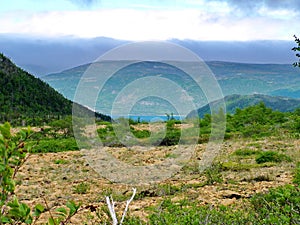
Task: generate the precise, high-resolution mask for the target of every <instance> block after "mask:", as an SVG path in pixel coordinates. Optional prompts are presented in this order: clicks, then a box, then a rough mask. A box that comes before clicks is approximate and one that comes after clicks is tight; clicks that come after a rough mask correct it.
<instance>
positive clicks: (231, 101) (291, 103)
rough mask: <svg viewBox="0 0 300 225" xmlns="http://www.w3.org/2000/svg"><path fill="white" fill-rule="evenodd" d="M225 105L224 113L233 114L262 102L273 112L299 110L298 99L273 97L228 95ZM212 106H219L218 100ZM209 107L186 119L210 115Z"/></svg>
mask: <svg viewBox="0 0 300 225" xmlns="http://www.w3.org/2000/svg"><path fill="white" fill-rule="evenodd" d="M224 100H225V104H226V112H227V113H229V114H233V113H234V112H235V110H236V109H237V108H240V109H243V108H245V107H248V106H251V105H256V104H258V103H260V102H264V103H265V105H266V106H267V107H269V108H272V109H273V110H277V111H281V112H289V111H294V110H295V109H297V108H300V99H292V98H285V97H275V96H268V95H260V94H254V95H229V96H226V97H225V98H224ZM212 104H213V105H218V104H220V100H217V101H215V102H212ZM210 113H211V112H210V106H209V105H208V104H207V105H205V106H203V107H201V108H199V109H198V110H197V112H196V111H192V112H191V113H190V114H189V115H188V116H187V117H188V118H191V117H195V116H196V115H197V114H198V115H199V117H203V116H204V115H205V114H210Z"/></svg>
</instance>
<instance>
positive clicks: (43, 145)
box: [30, 138, 79, 153]
mask: <svg viewBox="0 0 300 225" xmlns="http://www.w3.org/2000/svg"><path fill="white" fill-rule="evenodd" d="M77 150H79V148H78V146H77V143H76V140H75V138H63V139H52V138H51V139H47V138H45V139H42V140H40V141H39V144H38V145H37V146H34V147H33V148H32V149H31V151H30V152H32V153H46V152H63V151H77Z"/></svg>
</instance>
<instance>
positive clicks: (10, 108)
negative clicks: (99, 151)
mask: <svg viewBox="0 0 300 225" xmlns="http://www.w3.org/2000/svg"><path fill="white" fill-rule="evenodd" d="M0 87H1V88H0V102H1V104H0V122H4V121H15V120H20V119H22V118H38V117H39V118H49V117H58V116H64V115H71V114H72V101H70V100H68V99H66V98H65V97H63V96H62V95H61V94H60V93H58V92H57V91H55V90H54V89H53V88H52V87H50V86H49V85H48V84H47V83H45V82H43V81H41V80H40V79H38V78H36V77H34V76H32V75H31V74H29V73H27V72H26V71H24V70H22V69H21V68H19V67H17V66H16V65H15V64H14V63H13V62H12V61H11V60H10V59H8V58H7V57H5V56H4V55H3V54H0ZM78 107H79V108H80V109H81V111H82V112H89V113H93V112H91V111H90V110H88V109H86V108H85V107H82V106H79V105H78ZM98 116H100V115H98ZM103 118H106V117H105V116H104V117H103Z"/></svg>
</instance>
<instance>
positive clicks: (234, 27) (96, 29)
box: [0, 2, 300, 41]
mask: <svg viewBox="0 0 300 225" xmlns="http://www.w3.org/2000/svg"><path fill="white" fill-rule="evenodd" d="M219 6H224V7H223V8H222V7H221V8H218V7H217V5H216V3H215V2H212V3H211V4H210V6H209V7H210V8H209V10H208V9H203V8H202V7H199V9H183V10H179V9H178V10H175V9H173V10H151V9H149V10H137V9H102V10H90V11H88V10H86V11H50V12H37V13H35V14H28V13H27V12H20V11H19V12H16V13H12V12H10V13H6V14H4V15H3V14H2V18H0V33H20V34H25V35H38V36H52V37H53V36H65V35H73V36H78V37H86V38H89V37H97V36H106V37H112V38H117V39H124V40H137V41H138V40H166V39H171V38H178V39H195V40H261V39H283V40H285V39H291V35H293V34H294V33H295V34H296V33H297V32H299V30H300V27H299V26H300V25H299V23H298V21H297V20H295V19H293V17H292V18H291V19H286V18H287V16H285V15H288V14H289V12H288V11H287V10H284V11H283V10H281V11H280V10H277V11H272V12H270V11H268V10H267V9H261V11H260V16H257V17H243V18H239V19H237V17H236V15H234V14H232V11H230V10H229V8H226V7H225V5H224V3H222V4H220V5H219ZM214 7H215V8H216V10H215V11H213V8H214ZM290 16H291V14H290ZM281 17H284V18H283V19H282V18H281Z"/></svg>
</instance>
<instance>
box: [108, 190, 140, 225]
mask: <svg viewBox="0 0 300 225" xmlns="http://www.w3.org/2000/svg"><path fill="white" fill-rule="evenodd" d="M132 190H133V193H132V196H131V198H130V199H129V200H127V202H126V207H125V209H124V212H123V215H122V219H121V221H120V224H119V225H122V223H123V221H124V219H125V216H126V213H127V211H128V208H129V204H130V203H131V202H132V200H133V199H134V196H135V194H136V188H132ZM106 204H107V207H108V210H109V214H110V216H111V218H112V222H113V223H112V224H113V225H118V219H117V214H116V211H115V202H114V200H113V198H112V196H110V198H109V196H106Z"/></svg>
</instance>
